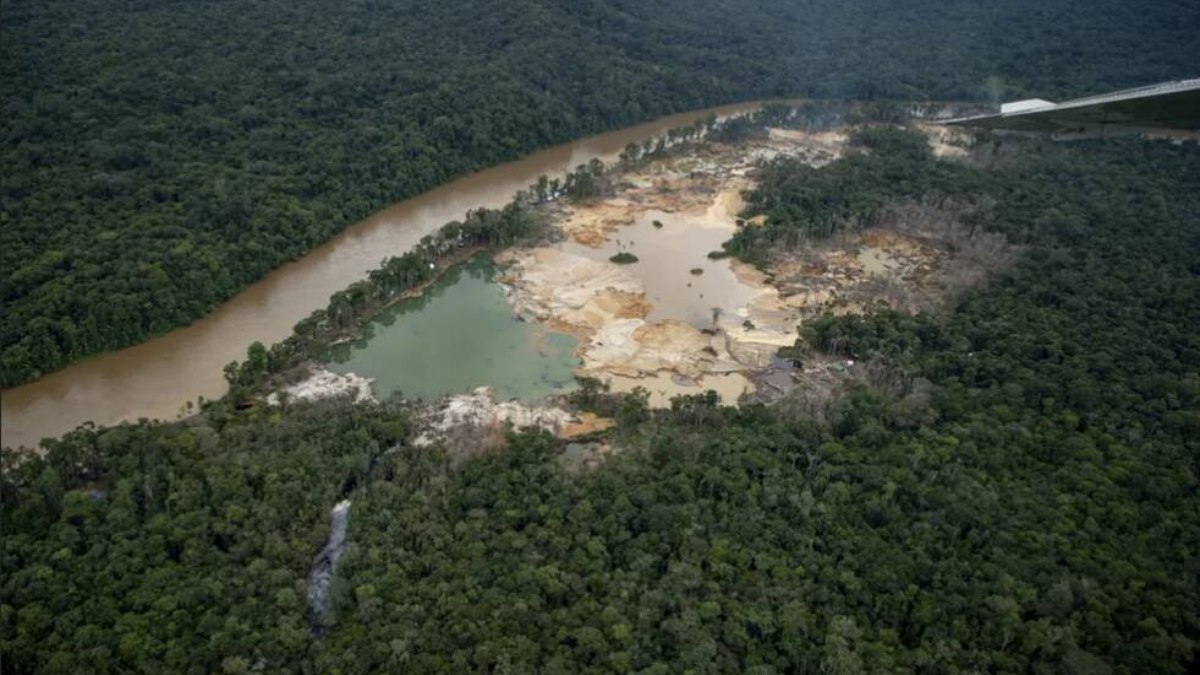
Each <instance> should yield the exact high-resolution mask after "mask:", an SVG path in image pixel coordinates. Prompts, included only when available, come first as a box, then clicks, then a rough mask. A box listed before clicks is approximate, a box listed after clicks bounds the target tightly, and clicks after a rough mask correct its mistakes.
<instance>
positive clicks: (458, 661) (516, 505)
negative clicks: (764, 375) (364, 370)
mask: <svg viewBox="0 0 1200 675" xmlns="http://www.w3.org/2000/svg"><path fill="white" fill-rule="evenodd" d="M919 138H920V137H919V136H917V135H915V134H911V133H908V132H904V131H899V130H895V129H884V130H872V131H867V132H864V133H862V134H860V135H859V136H858V137H857V138H856V142H857V143H859V144H860V145H861V146H863V147H866V148H868V149H869V152H868V153H862V154H856V155H851V156H850V157H848V158H846V159H844V160H841V161H839V162H836V163H834V164H832V165H830V166H828V167H826V168H824V169H820V170H816V171H815V172H814V171H813V170H811V169H809V168H808V167H805V166H803V165H801V164H799V163H789V162H786V161H779V162H776V163H773V164H771V165H768V167H767V168H766V169H764V172H765V173H764V180H763V182H762V184H761V187H760V189H759V190H757V191H756V192H755V193H754V194H752V195H750V200H749V202H750V204H751V206H752V208H758V209H762V210H764V211H765V212H767V213H768V214H769V218H768V224H767V225H766V226H764V228H763V230H762V231H763V232H764V234H763V235H761V236H763V237H768V238H771V239H772V240H773V241H774V242H775V245H776V246H792V245H797V244H796V242H798V241H801V240H802V239H803V238H793V237H790V236H789V235H788V232H789V231H801V232H804V233H806V236H811V235H812V234H813V233H815V234H816V235H820V233H821V232H822V228H823V225H822V224H823V223H825V222H828V218H827V215H828V213H829V212H830V211H831V210H832V211H837V212H839V213H842V214H843V215H845V216H846V218H843V219H842V220H840V221H839V222H840V223H841V224H842V226H853V224H854V223H855V222H857V221H859V220H861V219H863V218H867V217H869V215H870V214H871V213H872V212H874V211H876V210H877V209H879V208H880V207H881V205H885V204H887V203H889V202H891V201H894V200H919V201H926V202H935V201H937V200H945V199H970V200H975V201H976V202H977V203H978V205H979V206H980V208H979V209H978V210H976V211H975V212H974V215H973V216H972V219H973V220H972V223H973V224H974V225H975V226H977V227H980V228H986V229H987V230H989V231H991V232H995V233H999V234H1002V235H1003V236H1005V237H1007V238H1008V239H1010V240H1012V241H1014V242H1019V243H1021V244H1022V245H1023V246H1025V247H1026V248H1025V251H1026V253H1025V255H1024V256H1023V258H1022V259H1021V261H1020V262H1019V263H1017V264H1016V265H1015V266H1014V267H1012V268H1011V269H1009V270H1007V271H1006V272H1004V273H1003V274H1002V275H1001V276H1000V277H998V278H997V279H996V280H995V281H994V283H992V284H990V285H988V286H986V287H984V288H980V289H977V290H975V291H973V292H971V293H969V294H968V295H967V296H966V297H965V298H964V299H963V300H962V301H961V302H960V303H959V304H958V306H957V308H956V309H955V310H954V311H952V312H949V313H947V314H944V315H938V316H927V315H915V316H914V315H908V314H904V313H900V312H894V311H883V310H880V311H877V312H874V313H872V314H870V315H868V316H865V317H840V318H839V317H833V316H830V317H826V318H824V319H821V320H819V321H815V322H811V323H810V324H808V326H807V328H806V330H805V335H804V336H803V337H804V339H803V344H804V347H805V348H806V349H812V350H833V351H835V352H836V353H839V354H846V355H850V356H854V357H855V358H859V359H869V360H872V361H873V362H876V363H878V364H879V365H880V366H881V367H885V368H888V369H891V370H892V371H893V372H895V373H897V374H898V375H899V378H898V379H899V380H900V381H903V382H906V383H907V384H906V385H905V386H903V387H900V388H899V389H897V390H894V391H884V390H882V389H881V388H880V387H878V386H875V385H873V384H872V383H871V382H869V381H868V382H864V383H860V384H857V385H854V386H852V387H851V388H850V391H849V394H848V396H847V397H846V399H845V400H844V401H843V403H842V404H841V406H840V407H839V408H838V409H837V411H836V414H834V415H833V416H832V417H831V418H830V420H829V421H828V423H822V424H818V423H816V422H814V421H813V420H812V419H811V418H808V417H805V416H803V415H797V414H794V413H792V412H789V408H788V407H787V406H786V405H780V406H776V407H774V408H766V407H763V406H760V405H754V406H746V407H744V408H742V409H740V410H735V409H732V408H720V407H717V406H715V405H714V401H713V399H712V398H709V397H704V396H698V397H692V398H689V399H677V400H676V404H675V405H674V406H673V409H672V410H670V411H662V412H653V411H648V410H646V409H645V407H644V399H641V398H639V397H636V396H632V397H628V398H626V399H625V400H624V401H619V402H616V403H615V404H609V403H603V402H597V401H584V400H583V399H582V398H581V399H580V401H581V402H583V403H585V404H586V405H616V408H615V413H616V417H617V420H618V422H619V426H618V428H617V429H616V430H615V431H614V432H612V435H611V437H610V439H609V440H610V441H611V442H612V443H613V444H615V445H616V446H617V447H619V448H622V451H621V452H619V453H617V454H615V455H614V456H612V457H610V458H609V459H608V460H607V461H606V462H605V464H604V465H603V466H601V467H600V468H598V469H595V470H592V471H589V472H584V473H576V472H573V471H572V470H570V469H569V468H567V467H566V466H565V465H564V464H563V463H562V461H561V458H560V452H561V450H562V446H561V442H559V441H556V440H554V439H553V438H551V437H549V436H548V435H545V434H540V433H524V434H518V435H514V436H512V437H511V438H510V440H509V444H508V447H507V448H506V449H504V450H501V451H496V452H494V453H492V454H488V455H485V456H478V457H474V458H469V459H465V460H464V459H463V458H451V457H447V456H446V455H445V454H443V453H442V452H441V451H440V450H439V449H438V448H437V447H429V448H417V447H414V446H413V445H412V443H411V440H412V434H413V431H412V429H413V423H412V418H411V417H410V414H409V413H408V412H407V410H406V409H405V407H404V406H403V405H402V404H400V403H398V402H395V401H391V402H387V403H384V404H380V405H358V406H354V405H350V404H347V403H337V402H329V403H324V404H319V405H295V406H287V405H285V406H284V407H283V408H276V409H271V408H252V409H250V410H241V411H239V410H237V409H236V408H235V407H234V406H233V405H232V404H231V403H230V402H227V401H226V402H214V403H211V404H209V405H208V406H207V409H206V411H205V413H204V414H202V415H201V416H198V417H196V418H194V419H191V420H187V421H184V422H180V423H175V424H149V423H142V424H138V425H123V426H120V427H117V428H113V429H86V428H85V429H80V430H78V431H75V432H73V433H71V434H68V435H67V436H65V437H63V438H62V439H59V440H55V441H52V442H50V445H49V452H48V454H47V455H46V456H45V457H44V458H32V457H30V458H26V459H24V460H23V461H20V462H18V461H17V459H16V457H15V456H13V455H6V456H5V457H4V462H5V464H4V466H3V469H4V472H3V480H2V481H0V505H2V506H3V510H4V514H5V524H4V525H5V533H4V534H5V536H4V540H3V548H2V550H0V565H2V570H0V571H2V572H3V574H2V576H0V579H2V581H0V583H2V586H0V658H2V659H3V663H4V665H5V669H6V672H9V671H10V670H11V672H47V673H59V672H61V673H76V672H84V671H87V672H131V671H133V672H137V671H141V672H181V673H205V672H226V673H242V672H311V673H318V672H344V673H366V672H387V671H391V672H415V673H424V672H445V673H461V672H491V673H509V672H547V673H577V672H594V673H601V672H639V673H671V672H679V673H683V672H693V673H705V672H738V673H760V674H766V673H812V672H823V673H831V674H836V675H850V674H856V673H877V672H921V673H957V672H996V673H1038V674H1042V673H1046V674H1049V673H1070V674H1084V673H1093V674H1097V673H1112V674H1115V675H1135V674H1137V675H1141V674H1146V673H1164V674H1168V673H1185V672H1194V671H1195V669H1196V666H1197V664H1198V656H1197V654H1198V642H1197V641H1198V640H1200V615H1198V614H1197V613H1196V611H1195V608H1196V607H1197V606H1200V587H1198V582H1197V574H1196V571H1197V560H1200V555H1198V554H1200V499H1198V498H1197V497H1198V495H1197V491H1198V489H1200V482H1198V472H1200V462H1198V460H1197V457H1200V454H1198V453H1200V415H1198V413H1197V411H1198V410H1200V333H1197V331H1195V330H1194V327H1195V326H1197V325H1200V261H1198V259H1197V254H1196V252H1197V251H1198V250H1200V221H1198V218H1200V216H1198V215H1197V214H1200V148H1197V147H1196V145H1195V144H1190V145H1184V146H1173V145H1171V144H1168V143H1165V142H1147V141H1140V140H1132V139H1130V140H1124V141H1117V142H1089V143H1083V144H1078V145H1055V144H1052V143H1046V142H1038V141H1014V140H1008V141H1004V142H999V143H995V142H992V141H986V142H985V143H984V144H983V145H982V146H980V147H978V148H976V149H975V151H974V153H973V159H972V160H971V161H970V162H960V163H947V162H942V161H937V160H934V159H933V158H932V157H931V156H930V155H929V153H928V150H927V149H925V148H924V146H923V145H922V144H921V143H920V142H919ZM849 169H854V170H849ZM826 172H827V173H828V174H829V175H832V176H837V177H838V178H839V180H837V181H828V180H825V179H823V178H822V176H823V175H825V173H826ZM880 172H883V173H887V172H897V173H901V174H903V175H904V176H905V178H906V181H905V182H903V183H896V182H892V181H888V182H884V183H881V182H880V181H879V180H878V176H879V174H880ZM897 185H900V187H897ZM805 204H807V206H803V205H805ZM847 204H848V205H849V206H846V205H847ZM839 209H842V210H841V211H839ZM759 243H760V242H758V241H751V242H749V244H750V245H748V246H747V247H746V248H744V249H739V250H740V251H741V252H742V253H745V254H746V255H752V254H753V252H754V251H755V250H757V245H758V244H759ZM731 248H736V245H735V244H731ZM344 498H348V499H350V500H351V501H352V504H353V506H352V509H351V512H350V513H351V515H350V520H349V530H348V534H347V540H348V541H349V547H348V549H347V552H346V554H345V557H343V558H342V560H341V563H340V565H339V567H338V568H337V572H336V574H335V578H334V583H333V586H332V589H331V598H332V609H331V612H330V614H329V615H328V616H327V617H326V618H325V619H324V620H323V621H314V618H313V617H312V616H311V615H309V613H308V612H307V610H306V602H305V593H306V587H305V575H306V572H307V570H308V567H309V565H310V564H311V562H312V560H313V558H314V556H315V555H316V552H317V551H318V550H320V548H321V546H322V542H323V541H324V539H325V536H326V534H327V532H328V530H329V518H328V511H329V509H330V507H331V506H332V505H333V504H334V503H336V502H337V501H338V500H341V499H344ZM314 623H315V624H316V625H315V626H314V625H312V624H314Z"/></svg>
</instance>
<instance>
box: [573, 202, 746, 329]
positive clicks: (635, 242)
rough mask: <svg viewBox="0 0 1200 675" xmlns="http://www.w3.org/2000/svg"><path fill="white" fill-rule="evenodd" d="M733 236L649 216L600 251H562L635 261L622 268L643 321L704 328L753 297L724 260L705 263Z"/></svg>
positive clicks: (686, 219)
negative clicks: (639, 296) (636, 287)
mask: <svg viewBox="0 0 1200 675" xmlns="http://www.w3.org/2000/svg"><path fill="white" fill-rule="evenodd" d="M656 223H657V225H656ZM731 225H732V223H731ZM733 231H734V228H733V227H732V226H730V227H722V226H720V225H716V224H714V223H711V222H705V220H704V219H703V218H701V217H697V216H689V215H686V214H676V213H666V212H664V211H658V210H651V211H647V212H646V213H645V214H643V215H642V216H641V217H639V218H638V219H637V221H636V222H634V223H633V224H631V225H627V226H624V227H621V228H619V229H618V230H616V231H614V232H613V233H612V235H611V236H610V237H609V239H608V240H607V241H605V242H604V243H603V244H602V245H600V246H587V245H584V244H581V243H579V242H577V241H574V240H568V241H567V242H565V243H564V244H563V245H562V249H563V251H565V252H567V253H570V254H573V255H579V256H582V257H585V258H589V259H591V260H595V261H597V262H601V263H606V262H608V261H609V259H610V258H611V257H612V256H614V255H616V254H618V253H620V252H627V253H631V254H633V255H635V256H637V258H638V261H637V262H635V263H631V264H629V265H626V267H627V268H628V271H629V272H630V273H632V274H633V275H634V276H635V277H637V279H638V280H639V281H640V282H641V286H642V289H643V291H644V292H645V294H646V300H647V302H649V304H650V311H649V313H648V314H647V315H646V316H645V319H646V321H649V322H658V321H663V320H666V319H674V320H676V321H682V322H684V323H686V324H690V325H692V326H694V327H696V328H709V327H711V326H712V325H713V324H714V314H715V316H716V317H717V319H719V318H720V317H721V316H724V315H734V314H736V313H737V310H738V309H739V308H741V307H744V306H745V305H746V303H747V302H749V300H750V298H751V297H753V295H754V294H755V289H752V288H750V287H749V286H747V285H746V284H743V283H742V282H741V281H740V280H739V279H738V278H737V276H736V275H735V274H734V273H733V270H732V268H731V267H730V263H729V260H726V259H721V260H714V259H711V258H709V257H708V254H709V253H710V252H712V251H720V250H721V244H722V243H723V242H725V241H727V240H728V239H729V237H730V236H732V235H733Z"/></svg>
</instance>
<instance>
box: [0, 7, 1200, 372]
mask: <svg viewBox="0 0 1200 675" xmlns="http://www.w3.org/2000/svg"><path fill="white" fill-rule="evenodd" d="M1198 26H1200V7H1197V6H1196V5H1195V3H1189V2H1185V1H1183V0H1174V1H1168V2H1154V3H1139V2H1130V1H1127V0H1099V1H1098V2H1089V3H1085V4H1081V3H1079V2H1075V1H1074V0H1003V1H998V2H965V1H961V0H952V1H949V2H948V1H946V0H938V1H936V2H934V1H932V0H905V1H903V2H894V1H891V0H858V1H856V2H842V1H840V0H838V1H834V0H814V1H812V2H794V1H792V0H756V1H754V2H728V1H726V0H687V1H686V2H685V1H684V0H668V1H666V2H642V1H640V0H514V1H510V2H487V1H483V0H456V1H455V2H441V1H437V2H435V1H432V0H396V1H393V2H388V1H383V0H377V1H375V0H366V1H360V2H330V1H320V0H257V1H254V2H250V1H244V0H225V1H219V2H202V3H192V2H168V1H166V0H133V1H130V2H120V3H113V2H104V1H101V0H52V1H45V0H11V1H8V2H4V3H3V4H0V87H2V88H3V90H4V96H3V99H2V100H0V134H2V136H3V139H4V142H3V144H0V165H2V166H3V167H4V168H3V171H4V179H3V182H2V185H0V268H2V270H3V272H2V277H0V385H3V386H10V385H13V384H17V383H20V382H23V381H26V380H29V379H32V378H36V377H37V376H38V375H39V374H42V373H45V372H47V371H50V370H53V369H55V368H58V367H60V366H62V365H64V364H66V363H68V362H70V361H72V360H75V359H78V358H81V357H83V356H86V355H88V354H94V353H96V352H100V351H104V350H108V349H114V348H117V347H122V346H126V345H129V344H132V343H135V342H138V341H141V340H144V339H146V338H148V337H150V336H152V335H155V334H158V333H162V332H164V331H166V330H169V329H171V328H173V327H176V326H179V325H181V324H184V323H186V322H188V321H191V320H193V319H195V318H197V317H199V316H201V315H203V314H204V313H206V312H208V311H209V310H211V309H212V308H213V307H215V306H216V305H217V304H218V303H219V302H221V301H222V300H224V299H227V298H229V297H230V296H231V295H232V294H234V293H235V292H237V291H238V290H239V289H241V288H242V287H244V286H245V285H246V284H248V283H250V282H252V281H254V280H256V279H258V278H260V277H262V276H263V275H264V274H265V273H266V272H267V271H269V270H271V269H273V268H275V267H277V266H278V265H279V264H281V263H282V262H284V261H286V260H288V259H290V258H294V257H296V256H298V255H300V254H302V253H304V252H305V251H307V250H309V249H311V248H312V247H313V246H315V245H316V244H318V243H320V242H323V241H325V240H327V239H328V238H329V237H330V236H331V235H333V234H334V233H336V232H338V231H340V230H341V229H342V228H344V227H346V226H347V225H348V224H350V223H352V222H354V221H355V220H356V219H359V218H361V217H363V216H365V215H367V214H368V213H369V212H371V211H372V210H375V209H378V208H380V207H382V206H384V205H385V204H387V203H389V202H391V201H394V200H397V199H400V198H403V197H406V196H410V195H413V194H415V193H418V192H421V191H423V190H426V189H429V188H431V187H433V186H435V185H437V184H439V183H443V182H445V181H447V180H448V179H450V178H451V177H453V176H457V175H461V174H463V173H466V172H469V171H471V170H473V169H477V168H480V167H482V166H485V165H490V164H495V163H497V162H501V161H504V160H507V159H511V158H514V157H517V156H519V155H521V154H523V153H526V152H529V151H530V150H532V149H534V148H538V147H541V146H545V145H548V144H551V143H554V142H558V141H564V140H567V139H570V138H573V137H577V136H580V135H582V134H587V133H591V132H596V131H600V130H603V129H608V128H612V127H618V126H621V125H626V124H629V123H632V122H636V121H640V120H644V119H647V118H650V117H653V116H656V115H660V114H663V113H667V112H674V111H681V110H687V109H695V108H699V107H702V106H707V105H710V104H715V103H720V102H729V101H735V100H746V99H753V98H760V97H768V96H782V95H799V96H815V97H845V98H886V97H892V98H904V99H915V100H928V99H967V100H974V101H984V102H995V101H996V100H998V99H999V98H1001V97H1008V96H1017V95H1024V94H1031V95H1032V94H1036V95H1040V96H1066V95H1072V94H1081V93H1085V92H1089V91H1095V90H1103V89H1107V88H1113V87H1119V86H1126V85H1135V84H1142V83H1146V82H1149V81H1156V80H1161V79H1166V78H1172V77H1181V76H1186V75H1194V74H1195V73H1194V72H1193V70H1192V69H1194V66H1195V64H1196V63H1200V38H1198V37H1197V35H1198V34H1200V30H1197V27H1198ZM387 253H400V252H384V254H387ZM382 255H383V254H381V257H382Z"/></svg>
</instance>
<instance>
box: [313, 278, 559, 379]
mask: <svg viewBox="0 0 1200 675" xmlns="http://www.w3.org/2000/svg"><path fill="white" fill-rule="evenodd" d="M495 272H496V269H495V266H493V265H492V264H491V262H489V261H488V260H487V258H486V257H485V256H476V257H475V258H473V259H471V260H470V261H469V262H467V263H465V264H463V265H459V266H458V267H456V268H454V269H452V270H450V271H449V272H447V273H446V274H445V275H444V276H443V277H442V278H441V279H439V280H438V281H437V282H435V283H434V284H433V285H432V286H431V287H430V288H428V289H427V290H426V292H425V293H424V294H423V295H422V296H421V297H419V298H413V299H410V300H402V301H400V302H398V303H396V304H395V305H393V306H391V307H389V308H388V309H386V310H384V311H383V312H382V313H381V314H380V315H379V316H377V317H375V318H374V319H373V320H371V322H370V323H369V324H368V326H367V327H366V331H365V337H364V339H362V340H359V341H357V342H353V343H349V344H343V345H339V346H337V347H335V348H334V349H333V350H331V353H330V361H331V362H330V364H329V367H330V369H331V370H333V371H336V372H339V373H347V372H353V373H357V374H358V375H361V376H363V377H370V378H373V379H374V380H375V384H374V389H375V395H376V397H378V398H380V399H382V398H386V397H388V396H390V395H392V394H394V393H397V392H399V393H400V394H401V395H402V396H403V397H404V398H408V399H416V398H422V399H427V400H428V399H433V398H438V397H441V396H445V395H447V394H460V393H465V392H469V391H471V390H472V389H474V388H476V387H481V386H489V387H492V388H493V389H495V391H496V398H497V399H498V400H502V401H503V400H508V399H514V398H515V399H520V400H522V401H536V400H538V399H541V398H544V397H545V396H548V395H550V394H555V393H561V392H564V391H567V390H569V389H571V388H573V387H574V386H575V379H574V376H573V374H572V372H573V371H574V370H575V368H576V367H577V366H578V365H579V360H578V359H577V358H576V357H575V355H574V351H575V346H576V340H575V338H573V337H571V336H569V335H563V334H561V333H556V332H554V331H551V330H548V329H547V328H545V327H543V326H541V325H538V324H532V323H526V322H524V321H520V320H518V319H517V318H516V315H514V314H513V312H512V309H511V308H510V307H509V304H508V301H507V300H506V299H505V297H504V291H503V290H502V289H501V287H500V285H499V284H497V283H495V281H493V278H494V275H495Z"/></svg>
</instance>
